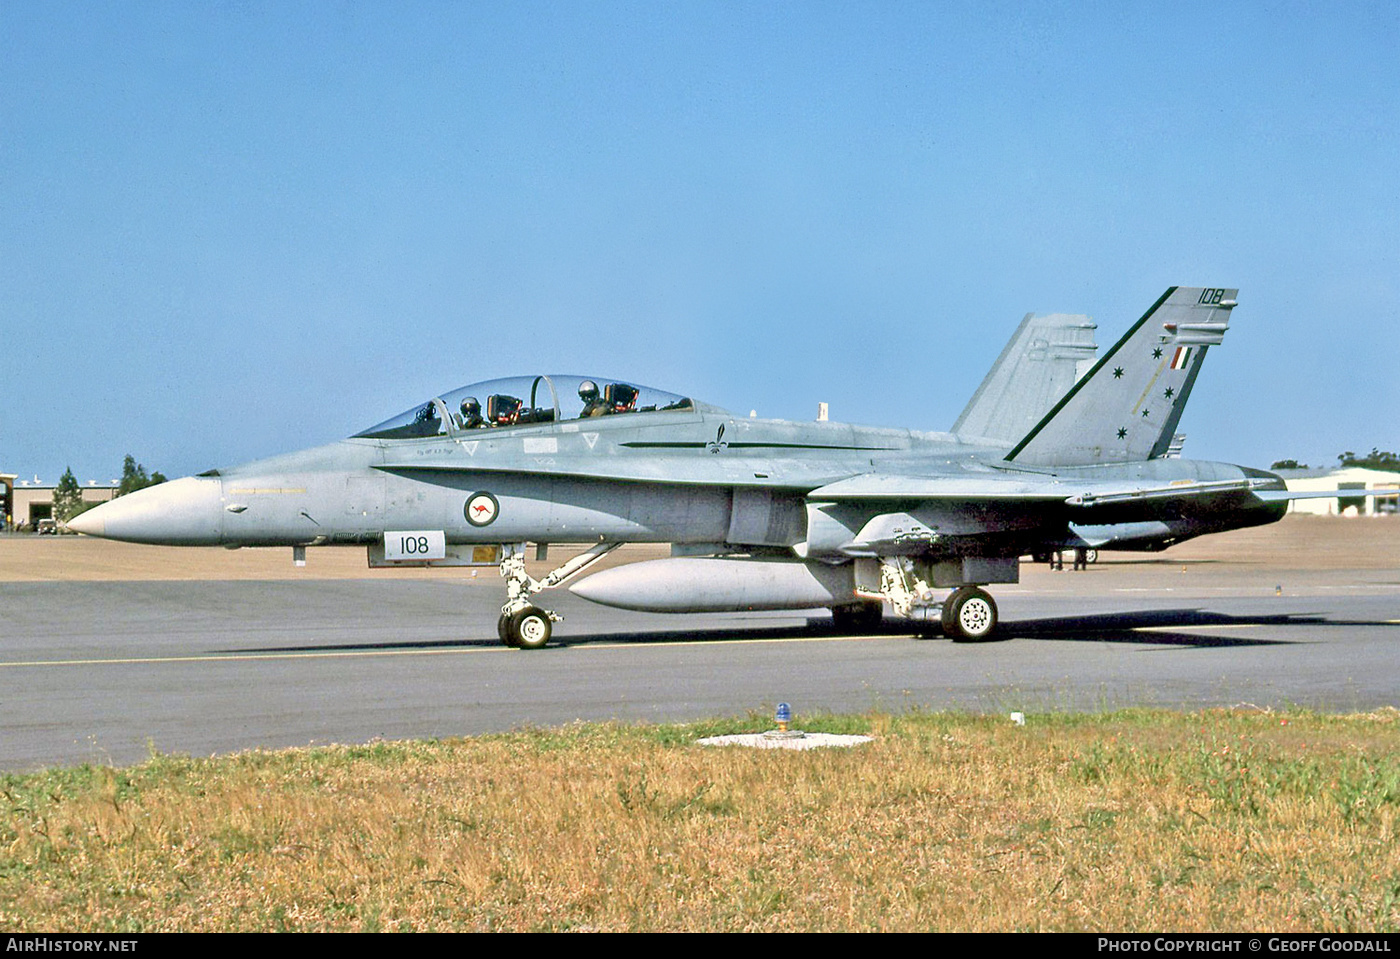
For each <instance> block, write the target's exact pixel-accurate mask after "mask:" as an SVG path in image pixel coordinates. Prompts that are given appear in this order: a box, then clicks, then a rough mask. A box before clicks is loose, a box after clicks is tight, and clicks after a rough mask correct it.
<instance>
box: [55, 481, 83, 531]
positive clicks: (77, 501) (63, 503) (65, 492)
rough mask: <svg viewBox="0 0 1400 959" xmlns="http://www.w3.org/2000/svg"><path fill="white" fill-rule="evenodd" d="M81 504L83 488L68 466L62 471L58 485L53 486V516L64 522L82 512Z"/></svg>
mask: <svg viewBox="0 0 1400 959" xmlns="http://www.w3.org/2000/svg"><path fill="white" fill-rule="evenodd" d="M82 506H83V490H82V487H80V486H79V485H78V480H77V479H76V478H75V477H74V476H73V469H72V467H69V468H68V469H66V470H64V471H63V475H62V476H61V477H59V480H58V485H57V486H55V487H54V488H53V518H54V519H55V520H57V521H58V522H60V523H66V522H68V521H69V520H70V519H72V518H73V517H74V516H77V515H78V514H79V513H80V512H82Z"/></svg>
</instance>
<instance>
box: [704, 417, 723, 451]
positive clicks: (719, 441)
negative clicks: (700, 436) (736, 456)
mask: <svg viewBox="0 0 1400 959" xmlns="http://www.w3.org/2000/svg"><path fill="white" fill-rule="evenodd" d="M728 448H729V444H728V443H726V442H724V424H723V423H721V424H719V430H718V432H716V433H715V438H714V439H713V440H712V441H710V442H709V443H706V444H705V450H706V451H707V452H710V453H718V452H719V451H720V450H723V449H728Z"/></svg>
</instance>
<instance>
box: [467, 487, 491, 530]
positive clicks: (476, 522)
mask: <svg viewBox="0 0 1400 959" xmlns="http://www.w3.org/2000/svg"><path fill="white" fill-rule="evenodd" d="M462 511H463V513H465V514H466V517H467V522H468V523H471V524H472V525H473V526H490V525H491V524H492V523H494V522H495V521H496V514H498V513H499V512H500V511H501V504H500V503H498V502H496V497H494V496H492V495H491V494H490V493H473V494H472V495H471V497H470V498H469V499H468V500H467V505H466V506H464V507H463V508H462Z"/></svg>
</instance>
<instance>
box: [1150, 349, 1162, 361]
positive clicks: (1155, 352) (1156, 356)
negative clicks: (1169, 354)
mask: <svg viewBox="0 0 1400 959" xmlns="http://www.w3.org/2000/svg"><path fill="white" fill-rule="evenodd" d="M1152 358H1153V359H1154V360H1160V359H1161V358H1162V348H1161V347H1160V346H1159V347H1157V348H1156V349H1155V350H1153V351H1152Z"/></svg>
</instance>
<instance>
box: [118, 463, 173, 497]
mask: <svg viewBox="0 0 1400 959" xmlns="http://www.w3.org/2000/svg"><path fill="white" fill-rule="evenodd" d="M164 482H165V474H164V473H161V472H160V471H156V472H154V473H152V474H150V475H149V476H147V475H146V467H144V466H142V465H141V464H140V463H138V462H136V457H134V456H132V455H131V454H130V453H128V454H126V459H125V460H124V461H123V462H122V479H121V482H120V483H119V484H117V495H118V496H125V495H126V494H127V493H134V492H136V491H137V490H139V489H145V488H146V487H147V486H155V485H156V484H157V483H164Z"/></svg>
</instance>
